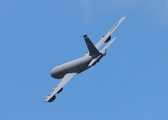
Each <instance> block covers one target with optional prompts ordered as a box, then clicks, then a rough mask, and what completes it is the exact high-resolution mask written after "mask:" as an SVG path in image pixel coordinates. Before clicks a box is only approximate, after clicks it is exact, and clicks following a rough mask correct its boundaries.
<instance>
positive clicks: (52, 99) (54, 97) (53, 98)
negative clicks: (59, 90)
mask: <svg viewBox="0 0 168 120" xmlns="http://www.w3.org/2000/svg"><path fill="white" fill-rule="evenodd" d="M55 99H56V96H55V95H54V96H53V97H52V98H51V99H50V100H48V102H53V101H54V100H55Z"/></svg>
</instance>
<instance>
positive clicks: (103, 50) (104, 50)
mask: <svg viewBox="0 0 168 120" xmlns="http://www.w3.org/2000/svg"><path fill="white" fill-rule="evenodd" d="M115 40H116V38H113V39H112V40H111V41H110V42H109V43H108V44H107V45H106V46H105V47H104V48H103V49H102V50H101V51H100V53H102V54H104V55H105V54H106V50H107V49H108V47H109V46H110V45H111V44H112V43H113V42H114V41H115Z"/></svg>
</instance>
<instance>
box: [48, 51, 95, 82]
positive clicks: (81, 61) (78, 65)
mask: <svg viewBox="0 0 168 120" xmlns="http://www.w3.org/2000/svg"><path fill="white" fill-rule="evenodd" d="M95 57H97V55H94V56H89V55H88V54H86V55H85V56H83V57H81V58H78V59H75V60H73V61H70V62H67V63H64V64H62V65H59V66H56V67H54V68H53V69H52V70H51V76H52V77H53V78H56V79H61V78H63V77H64V75H65V74H67V73H80V72H83V71H84V70H86V69H88V68H90V67H89V66H88V64H89V63H90V62H91V61H92V59H93V58H95Z"/></svg>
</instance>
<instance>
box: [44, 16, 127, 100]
mask: <svg viewBox="0 0 168 120" xmlns="http://www.w3.org/2000/svg"><path fill="white" fill-rule="evenodd" d="M124 19H125V17H122V18H121V19H120V20H119V21H118V22H117V23H116V24H115V25H114V26H113V27H112V29H110V31H109V32H108V33H107V34H106V35H104V36H103V37H102V38H101V40H100V41H99V42H98V43H97V44H96V45H94V44H93V43H92V42H91V40H90V39H89V37H88V36H87V35H83V38H84V40H85V42H86V45H87V48H88V52H87V53H86V54H85V55H84V56H83V57H81V58H78V59H76V60H73V61H70V62H67V63H64V64H62V65H59V66H56V67H54V68H53V69H52V70H51V76H52V77H53V78H56V79H61V78H62V80H61V81H60V83H59V84H58V85H57V86H55V87H54V88H53V91H52V93H51V94H49V95H48V96H47V97H46V100H45V102H53V101H54V100H55V99H56V94H58V93H60V92H61V91H62V90H63V86H64V85H65V84H67V83H68V81H69V80H70V79H71V78H72V77H74V76H75V75H76V74H79V73H81V72H83V71H85V70H87V69H88V68H90V67H92V66H94V65H95V64H96V63H97V62H99V61H100V59H101V58H102V57H104V56H105V55H106V50H107V48H108V47H109V46H110V45H111V44H112V43H113V42H114V41H115V39H116V38H113V39H112V40H111V41H110V39H111V34H112V33H113V32H114V31H115V29H116V28H117V27H118V26H119V25H120V24H121V22H122V21H123V20H124ZM107 42H108V43H107ZM104 43H107V44H106V46H105V47H104V48H103V49H102V50H100V51H99V50H98V49H99V48H100V47H101V46H102V45H103V44H104Z"/></svg>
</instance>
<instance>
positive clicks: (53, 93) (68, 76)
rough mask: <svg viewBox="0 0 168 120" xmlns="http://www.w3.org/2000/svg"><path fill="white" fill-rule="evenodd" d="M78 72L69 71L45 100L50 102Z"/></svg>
mask: <svg viewBox="0 0 168 120" xmlns="http://www.w3.org/2000/svg"><path fill="white" fill-rule="evenodd" d="M76 74H77V73H67V74H66V75H65V76H64V77H63V79H62V80H61V82H60V83H59V84H58V86H57V87H55V88H54V90H53V92H52V93H51V94H49V95H48V96H47V98H46V100H45V102H49V101H50V99H51V98H52V97H53V96H54V95H55V94H57V92H58V91H59V90H60V89H61V88H62V87H63V86H64V85H65V84H67V82H68V81H69V80H70V79H71V78H72V77H73V76H75V75H76Z"/></svg>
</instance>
